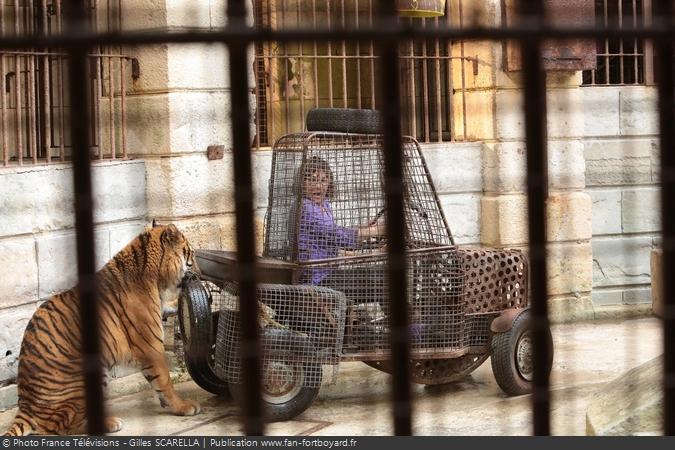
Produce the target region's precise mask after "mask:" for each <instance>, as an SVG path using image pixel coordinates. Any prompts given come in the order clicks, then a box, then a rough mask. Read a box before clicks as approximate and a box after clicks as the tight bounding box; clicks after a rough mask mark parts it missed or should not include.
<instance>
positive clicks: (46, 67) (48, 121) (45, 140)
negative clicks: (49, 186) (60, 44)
mask: <svg viewBox="0 0 675 450" xmlns="http://www.w3.org/2000/svg"><path fill="white" fill-rule="evenodd" d="M41 6H42V9H41V13H42V26H43V30H42V32H43V34H44V35H45V36H47V35H48V34H49V26H48V23H49V15H48V14H47V2H46V1H42V2H41ZM48 50H49V49H45V51H46V54H45V55H44V56H43V57H42V67H43V69H42V92H41V94H42V103H43V105H44V129H43V130H42V147H43V148H44V150H45V158H46V162H47V164H49V163H50V162H51V160H52V150H51V136H52V101H51V97H50V95H49V85H50V76H49V74H50V71H51V67H50V64H49V54H48ZM0 72H1V71H0Z"/></svg>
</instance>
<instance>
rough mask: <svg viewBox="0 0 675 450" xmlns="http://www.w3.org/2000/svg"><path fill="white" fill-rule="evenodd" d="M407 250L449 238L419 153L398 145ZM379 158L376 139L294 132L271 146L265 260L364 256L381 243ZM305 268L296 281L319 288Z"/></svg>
mask: <svg viewBox="0 0 675 450" xmlns="http://www.w3.org/2000/svg"><path fill="white" fill-rule="evenodd" d="M404 157H405V171H406V177H405V179H404V180H403V187H404V190H405V192H406V206H407V208H406V220H407V223H408V236H407V237H408V243H409V246H410V248H425V247H429V246H440V245H448V244H450V243H451V236H450V232H449V229H448V227H447V224H446V222H445V217H444V216H443V212H442V210H441V208H440V205H439V203H438V198H437V196H436V192H435V189H434V186H433V183H432V182H431V178H430V176H429V171H428V169H427V167H426V163H425V161H424V158H423V156H422V152H421V149H420V147H419V145H418V144H417V142H416V141H415V140H414V139H412V138H407V139H405V140H404ZM383 170H384V160H383V155H382V140H381V137H380V136H378V135H361V134H344V133H296V134H291V135H287V136H284V137H282V138H281V139H279V140H278V141H277V143H276V144H275V146H274V156H273V161H272V177H271V180H270V195H269V199H270V200H269V205H268V211H267V218H266V234H265V245H264V249H265V255H266V256H271V257H275V258H282V259H286V260H289V261H313V260H322V259H327V258H335V257H338V256H350V255H362V254H370V253H373V252H374V251H378V249H380V248H381V247H382V246H383V245H384V244H385V241H384V240H383V239H382V235H383V234H384V212H385V209H384V179H383V177H384V175H383ZM322 279H323V275H322V274H321V273H320V272H317V271H315V270H313V269H309V270H308V271H306V272H305V273H303V274H302V276H301V280H300V282H301V283H308V284H314V285H316V284H319V283H320V282H321V281H322Z"/></svg>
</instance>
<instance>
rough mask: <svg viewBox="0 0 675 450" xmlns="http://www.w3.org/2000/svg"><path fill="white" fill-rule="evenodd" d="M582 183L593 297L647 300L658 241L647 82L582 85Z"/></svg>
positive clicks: (614, 302) (602, 302)
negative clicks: (588, 206) (589, 218)
mask: <svg viewBox="0 0 675 450" xmlns="http://www.w3.org/2000/svg"><path fill="white" fill-rule="evenodd" d="M582 93H583V105H584V110H585V111H586V114H587V115H589V116H590V117H592V118H593V120H586V121H585V123H584V135H585V136H586V137H585V138H584V155H585V159H586V185H587V190H588V193H589V194H590V196H591V198H592V199H593V240H592V246H593V302H594V304H595V305H597V306H598V307H609V308H611V307H619V306H621V305H636V304H649V303H650V302H651V296H650V276H651V275H650V274H651V270H650V263H649V261H650V253H651V250H652V248H654V247H655V246H656V245H657V243H658V241H659V233H660V230H661V225H660V213H659V211H660V205H659V188H658V185H657V183H658V167H659V160H658V138H657V136H656V133H657V132H658V117H657V114H656V90H655V88H653V87H637V86H636V87H601V88H584V89H582Z"/></svg>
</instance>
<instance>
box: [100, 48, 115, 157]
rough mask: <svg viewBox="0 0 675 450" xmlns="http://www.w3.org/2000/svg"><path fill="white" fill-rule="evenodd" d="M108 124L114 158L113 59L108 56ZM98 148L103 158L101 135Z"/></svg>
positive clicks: (111, 153) (111, 152)
mask: <svg viewBox="0 0 675 450" xmlns="http://www.w3.org/2000/svg"><path fill="white" fill-rule="evenodd" d="M108 94H109V95H108V98H109V104H108V113H109V114H110V117H108V126H109V127H110V158H111V159H115V81H114V79H113V59H112V57H108ZM99 145H100V146H101V148H100V151H101V153H100V155H99V157H100V158H103V136H101V142H100V143H99Z"/></svg>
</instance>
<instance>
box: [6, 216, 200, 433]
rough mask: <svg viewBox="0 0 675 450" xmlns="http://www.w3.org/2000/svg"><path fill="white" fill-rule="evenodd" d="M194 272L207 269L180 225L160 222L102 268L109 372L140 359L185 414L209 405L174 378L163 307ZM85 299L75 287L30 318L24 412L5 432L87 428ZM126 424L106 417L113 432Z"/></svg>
mask: <svg viewBox="0 0 675 450" xmlns="http://www.w3.org/2000/svg"><path fill="white" fill-rule="evenodd" d="M189 272H196V273H199V268H198V267H197V263H196V261H195V254H194V251H193V249H192V247H191V246H190V244H189V243H188V241H187V239H186V238H185V236H184V235H183V234H182V233H181V232H180V231H179V230H178V228H176V226H175V225H173V224H169V225H159V226H154V224H153V227H152V228H150V227H147V228H146V229H145V231H144V232H142V233H141V234H140V235H139V236H138V237H136V238H135V239H134V240H133V241H131V242H130V243H129V244H128V245H127V246H126V247H124V248H123V249H122V250H121V251H120V252H119V253H117V254H116V255H115V256H114V257H113V258H112V259H111V260H110V261H109V262H108V263H107V264H106V265H105V266H103V268H102V269H101V270H100V271H99V272H97V273H96V282H97V286H98V305H99V306H98V310H99V316H100V320H99V323H100V326H99V329H100V335H101V361H102V364H103V368H104V372H105V373H106V374H107V371H108V370H110V369H111V368H112V367H113V366H115V365H130V364H133V363H135V364H138V365H139V366H140V368H141V372H142V373H143V375H144V376H145V379H146V380H147V381H148V382H149V383H150V384H151V385H152V387H153V389H154V390H155V392H157V394H158V396H159V401H160V404H161V406H162V407H164V408H166V407H168V408H169V409H170V411H171V412H172V413H173V414H176V415H185V416H190V415H195V414H198V413H199V412H200V409H201V408H200V405H199V404H198V403H197V402H195V401H192V400H184V399H182V398H181V397H180V396H179V395H178V394H177V393H176V391H175V390H174V387H173V385H172V383H171V379H170V378H169V366H168V363H167V360H166V357H165V354H164V329H163V327H162V310H163V305H167V304H169V303H170V302H173V301H175V300H176V299H177V298H178V296H179V295H180V293H181V289H182V284H183V280H184V278H185V277H186V275H187V274H188V273H189ZM79 305H80V298H79V294H78V290H77V288H73V289H71V290H68V291H65V292H62V293H60V294H57V295H54V296H52V297H51V298H49V299H48V300H46V301H45V302H44V303H43V304H42V305H41V306H40V307H39V308H38V309H37V310H36V311H35V313H34V314H33V316H32V318H31V319H30V320H29V322H28V325H27V326H26V330H25V332H24V335H23V340H22V343H21V352H20V355H19V366H18V373H17V378H16V382H17V390H18V411H17V414H16V417H15V419H14V422H13V424H12V425H11V427H10V428H9V430H8V431H7V432H6V433H5V436H23V435H29V434H58V435H64V434H82V433H84V432H86V410H85V394H84V374H83V370H82V367H83V354H82V349H81V330H80V324H81V322H80V312H79ZM102 382H103V383H104V385H105V384H106V382H107V377H106V379H105V380H102ZM122 426H123V421H122V419H120V418H118V417H108V418H106V419H105V431H106V432H107V433H113V432H117V431H120V430H121V429H122Z"/></svg>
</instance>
